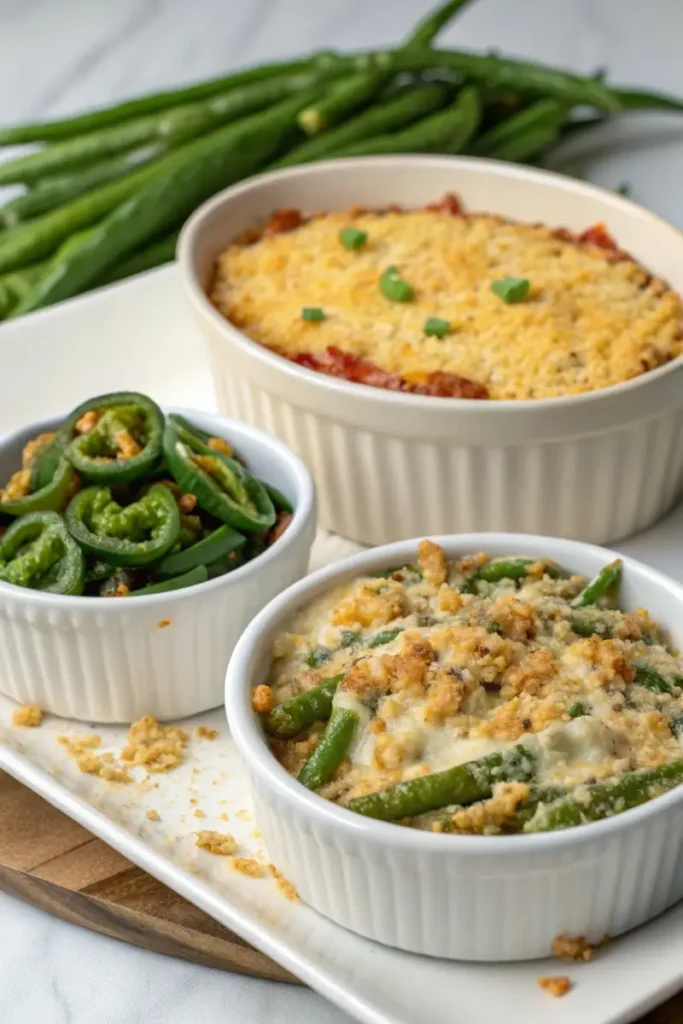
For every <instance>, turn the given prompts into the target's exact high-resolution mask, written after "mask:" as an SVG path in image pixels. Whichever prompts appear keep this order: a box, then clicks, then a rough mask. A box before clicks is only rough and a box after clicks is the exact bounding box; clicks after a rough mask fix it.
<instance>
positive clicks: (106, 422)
mask: <svg viewBox="0 0 683 1024" xmlns="http://www.w3.org/2000/svg"><path fill="white" fill-rule="evenodd" d="M163 432H164V415H163V413H162V411H161V409H160V408H159V406H158V405H157V404H156V403H155V402H153V401H152V399H151V398H148V397H147V396H146V395H140V394H137V393H136V392H134V391H120V392H116V393H113V394H110V395H99V396H98V397H97V398H91V399H90V400H89V401H88V402H83V404H82V405H79V406H78V407H77V408H76V409H74V411H73V412H72V413H71V415H70V416H69V417H68V419H67V420H66V422H65V423H64V425H63V427H62V429H61V430H60V433H59V437H60V443H61V444H62V446H63V448H64V452H65V455H66V457H67V458H68V459H69V461H70V462H71V463H72V465H73V466H75V468H76V469H77V470H78V472H79V473H80V474H81V476H83V477H84V478H85V479H86V480H88V481H89V482H91V483H96V484H105V485H108V484H116V485H118V484H125V483H129V482H130V481H132V480H139V479H140V478H141V477H143V476H145V475H147V474H148V473H149V472H150V471H151V469H152V467H153V466H154V465H155V463H156V462H157V461H158V459H159V456H160V454H161V439H162V436H163Z"/></svg>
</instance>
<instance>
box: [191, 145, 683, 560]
mask: <svg viewBox="0 0 683 1024" xmlns="http://www.w3.org/2000/svg"><path fill="white" fill-rule="evenodd" d="M447 191H454V192H455V193H457V194H458V195H459V196H460V197H461V198H462V199H463V201H464V203H465V206H466V207H467V208H468V209H470V210H484V211H489V212H493V213H498V214H501V215H503V216H505V217H511V218H513V219H518V220H522V221H542V222H544V223H546V224H548V225H550V226H565V227H568V228H569V229H571V230H573V231H581V230H583V229H585V228H586V227H588V226H589V225H591V224H594V223H596V222H597V221H603V222H604V223H605V224H606V225H607V228H608V229H609V230H610V231H611V232H612V233H613V235H614V236H615V238H616V239H617V242H618V243H619V245H620V246H621V247H623V248H624V249H626V250H628V251H629V252H631V253H633V255H634V256H635V257H636V259H638V260H639V261H641V262H642V263H643V264H644V265H645V266H646V267H648V268H649V269H650V270H651V271H653V272H654V273H656V274H658V275H660V276H661V277H663V278H664V279H665V280H667V281H669V282H670V283H671V285H672V286H673V287H674V288H677V289H678V290H679V291H683V235H682V234H681V233H680V232H679V231H677V230H676V229H675V228H673V227H671V226H670V225H668V224H666V223H665V222H664V221H662V220H660V218H659V217H656V216H655V215H654V214H652V213H649V212H648V211H646V210H644V209H642V208H641V207H639V206H636V205H635V204H634V203H632V202H630V201H629V200H626V199H624V198H622V197H621V196H618V195H615V194H614V193H612V192H608V191H607V190H605V189H602V188H598V187H596V186H594V185H588V184H586V183H585V182H582V181H576V180H574V179H571V178H565V177H562V176H560V175H558V174H551V173H549V172H545V171H539V170H534V169H530V168H528V167H519V166H515V165H513V164H509V163H498V162H495V161H490V160H480V159H476V158H463V157H435V156H392V157H368V158H356V159H349V160H337V161H329V162H326V163H320V164H309V165H305V166H303V167H299V168H293V169H289V170H283V171H278V172H274V173H271V174H264V175H260V176H258V177H255V178H252V179H250V180H248V181H246V182H243V183H242V184H240V185H237V186H235V187H233V188H230V189H228V190H227V191H225V192H222V193H220V194H219V195H217V196H216V197H214V198H213V199H211V200H209V202H207V203H205V204H204V205H203V206H201V207H200V208H199V209H198V210H197V211H196V213H195V214H194V215H193V216H192V217H191V218H190V220H189V221H188V222H187V224H186V225H185V228H184V229H183V232H182V234H181V237H180V242H179V245H178V261H179V265H180V269H181V273H182V277H183V281H184V286H185V290H186V293H187V295H188V298H189V302H190V306H191V308H192V310H193V312H194V315H195V317H196V319H197V321H198V323H199V326H200V328H201V330H202V331H203V333H204V335H205V336H206V338H207V341H208V345H209V352H210V358H211V363H212V368H213V375H214V380H215V385H216V391H217V395H218V401H219V405H220V407H221V408H222V409H223V410H225V411H229V412H230V413H231V415H234V416H239V417H240V419H243V420H246V421H247V422H249V423H254V424H255V425H257V426H260V427H262V428H263V429H265V430H267V431H269V432H270V433H272V434H275V435H276V436H277V437H279V438H280V439H281V440H283V441H284V442H285V443H286V444H288V445H289V446H290V447H291V448H292V449H293V450H294V451H296V452H298V453H299V455H301V457H302V458H303V459H304V460H305V461H306V462H307V464H308V466H309V467H310V469H311V471H312V472H313V475H314V477H315V479H316V483H317V485H318V491H319V497H320V519H321V525H322V526H323V527H325V528H327V529H329V530H333V531H334V532H336V533H340V534H342V535H343V536H345V537H350V538H352V539H353V540H356V541H358V542H360V543H365V544H384V543H387V542H389V541H393V540H400V539H401V538H403V537H407V536H408V537H409V536H414V535H417V534H419V533H424V534H427V533H452V532H454V531H466V530H510V531H530V532H535V533H544V534H552V535H554V536H566V537H572V538H574V539H576V540H586V541H592V542H596V543H601V542H603V541H607V540H614V539H616V538H618V537H622V536H626V535H627V534H629V533H632V532H634V531H635V530H639V529H642V528H644V527H645V526H647V525H648V524H649V523H651V522H653V521H654V520H655V519H657V518H658V517H659V516H660V515H661V514H662V513H663V512H664V511H665V510H666V509H667V508H668V507H669V506H670V505H671V504H672V502H673V501H674V499H675V497H676V495H677V494H678V493H679V491H680V489H681V484H682V483H683V411H682V408H683V374H682V373H681V369H682V368H683V360H682V359H680V358H679V359H677V360H675V361H674V362H671V363H669V364H668V365H666V366H663V367H661V368H659V369H657V370H654V371H652V372H650V373H647V374H645V375H644V376H642V377H639V378H637V379H635V380H631V381H628V382H627V383H624V384H621V385H618V386H615V387H611V388H605V389H604V390H602V391H595V392H591V393H588V394H583V395H576V396H570V397H565V398H555V399H543V400H537V401H520V402H512V401H501V402H497V401H490V402H481V401H467V400H464V399H447V398H430V397H424V396H420V395H406V394H399V393H396V392H390V391H382V390H381V389H378V388H371V387H365V386H363V385H358V384H351V383H348V382H347V381H344V380H340V379H337V378H332V377H327V376H325V375H323V374H321V373H316V372H314V371H312V370H307V369H305V368H303V367H301V366H298V365H296V364H294V363H292V362H289V361H287V360H285V359H282V358H280V357H279V356H276V355H274V354H273V353H272V352H270V351H268V350H267V349H266V348H264V347H262V346H261V345H258V344H255V343H254V342H252V341H250V340H249V339H248V338H246V337H245V335H244V334H242V333H241V332H240V331H239V330H237V329H236V328H235V327H233V326H232V325H231V324H230V323H228V321H227V320H226V319H225V318H224V317H223V316H222V315H221V314H220V313H219V312H218V311H217V310H216V309H215V308H214V307H213V306H212V305H211V303H210V302H209V300H208V298H207V296H206V292H207V289H208V288H209V287H210V282H211V279H212V275H213V272H214V268H215V261H216V257H217V256H218V254H219V253H220V252H221V251H222V250H223V249H224V248H225V247H226V246H227V245H228V244H229V243H230V242H231V241H232V239H234V238H235V237H236V236H237V235H239V233H240V232H242V231H244V230H245V229H246V228H253V227H254V226H255V225H259V224H261V223H263V221H264V220H265V219H266V218H267V217H268V215H269V214H270V213H271V212H272V211H273V210H275V209H277V208H283V207H297V208H300V209H302V210H303V211H304V212H309V213H310V212H313V211H317V210H338V209H348V208H349V207H351V206H353V205H355V204H357V205H361V206H366V207H370V208H373V207H383V206H387V205H388V204H390V203H399V204H401V205H404V206H406V207H417V206H422V205H424V204H425V203H427V202H430V201H432V200H434V199H438V198H440V197H441V196H442V195H443V194H444V193H445V192H447Z"/></svg>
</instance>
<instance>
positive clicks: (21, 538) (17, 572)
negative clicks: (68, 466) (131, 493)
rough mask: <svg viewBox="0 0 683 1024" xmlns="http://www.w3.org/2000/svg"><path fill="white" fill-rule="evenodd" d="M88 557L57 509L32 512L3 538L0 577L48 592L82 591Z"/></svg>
mask: <svg viewBox="0 0 683 1024" xmlns="http://www.w3.org/2000/svg"><path fill="white" fill-rule="evenodd" d="M84 571H85V559H84V558H83V552H82V551H81V549H80V548H79V547H78V544H76V543H75V541H74V540H72V538H71V537H70V536H69V531H68V530H67V528H66V525H65V523H64V520H63V519H62V517H61V516H59V515H57V513H56V512H32V513H29V515H26V516H23V517H22V518H21V519H17V521H16V522H14V523H12V525H11V526H10V528H9V529H8V530H7V532H6V533H5V534H3V536H2V537H0V580H2V581H3V582H4V583H14V584H15V586H18V587H28V588H29V589H30V590H42V591H44V592H45V593H48V594H81V593H82V592H83V575H84Z"/></svg>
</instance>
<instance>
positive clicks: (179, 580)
mask: <svg viewBox="0 0 683 1024" xmlns="http://www.w3.org/2000/svg"><path fill="white" fill-rule="evenodd" d="M208 578H209V573H208V571H207V568H206V566H205V565H196V566H195V567H194V569H190V571H189V572H186V573H183V575H182V576H174V577H173V578H172V579H170V580H162V582H161V583H151V584H150V585H149V586H148V587H141V588H140V590H131V592H130V594H129V595H128V596H129V597H145V596H146V595H147V594H165V593H166V591H168V590H182V589H183V587H194V586H195V585H196V584H197V583H206V581H207V580H208Z"/></svg>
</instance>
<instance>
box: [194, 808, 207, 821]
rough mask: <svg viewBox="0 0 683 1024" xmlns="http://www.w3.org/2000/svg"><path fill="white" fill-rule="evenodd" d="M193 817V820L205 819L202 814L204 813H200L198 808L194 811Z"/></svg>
mask: <svg viewBox="0 0 683 1024" xmlns="http://www.w3.org/2000/svg"><path fill="white" fill-rule="evenodd" d="M194 816H195V818H205V817H206V815H205V814H204V811H202V810H201V808H200V807H198V808H197V809H196V811H195V812H194Z"/></svg>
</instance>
